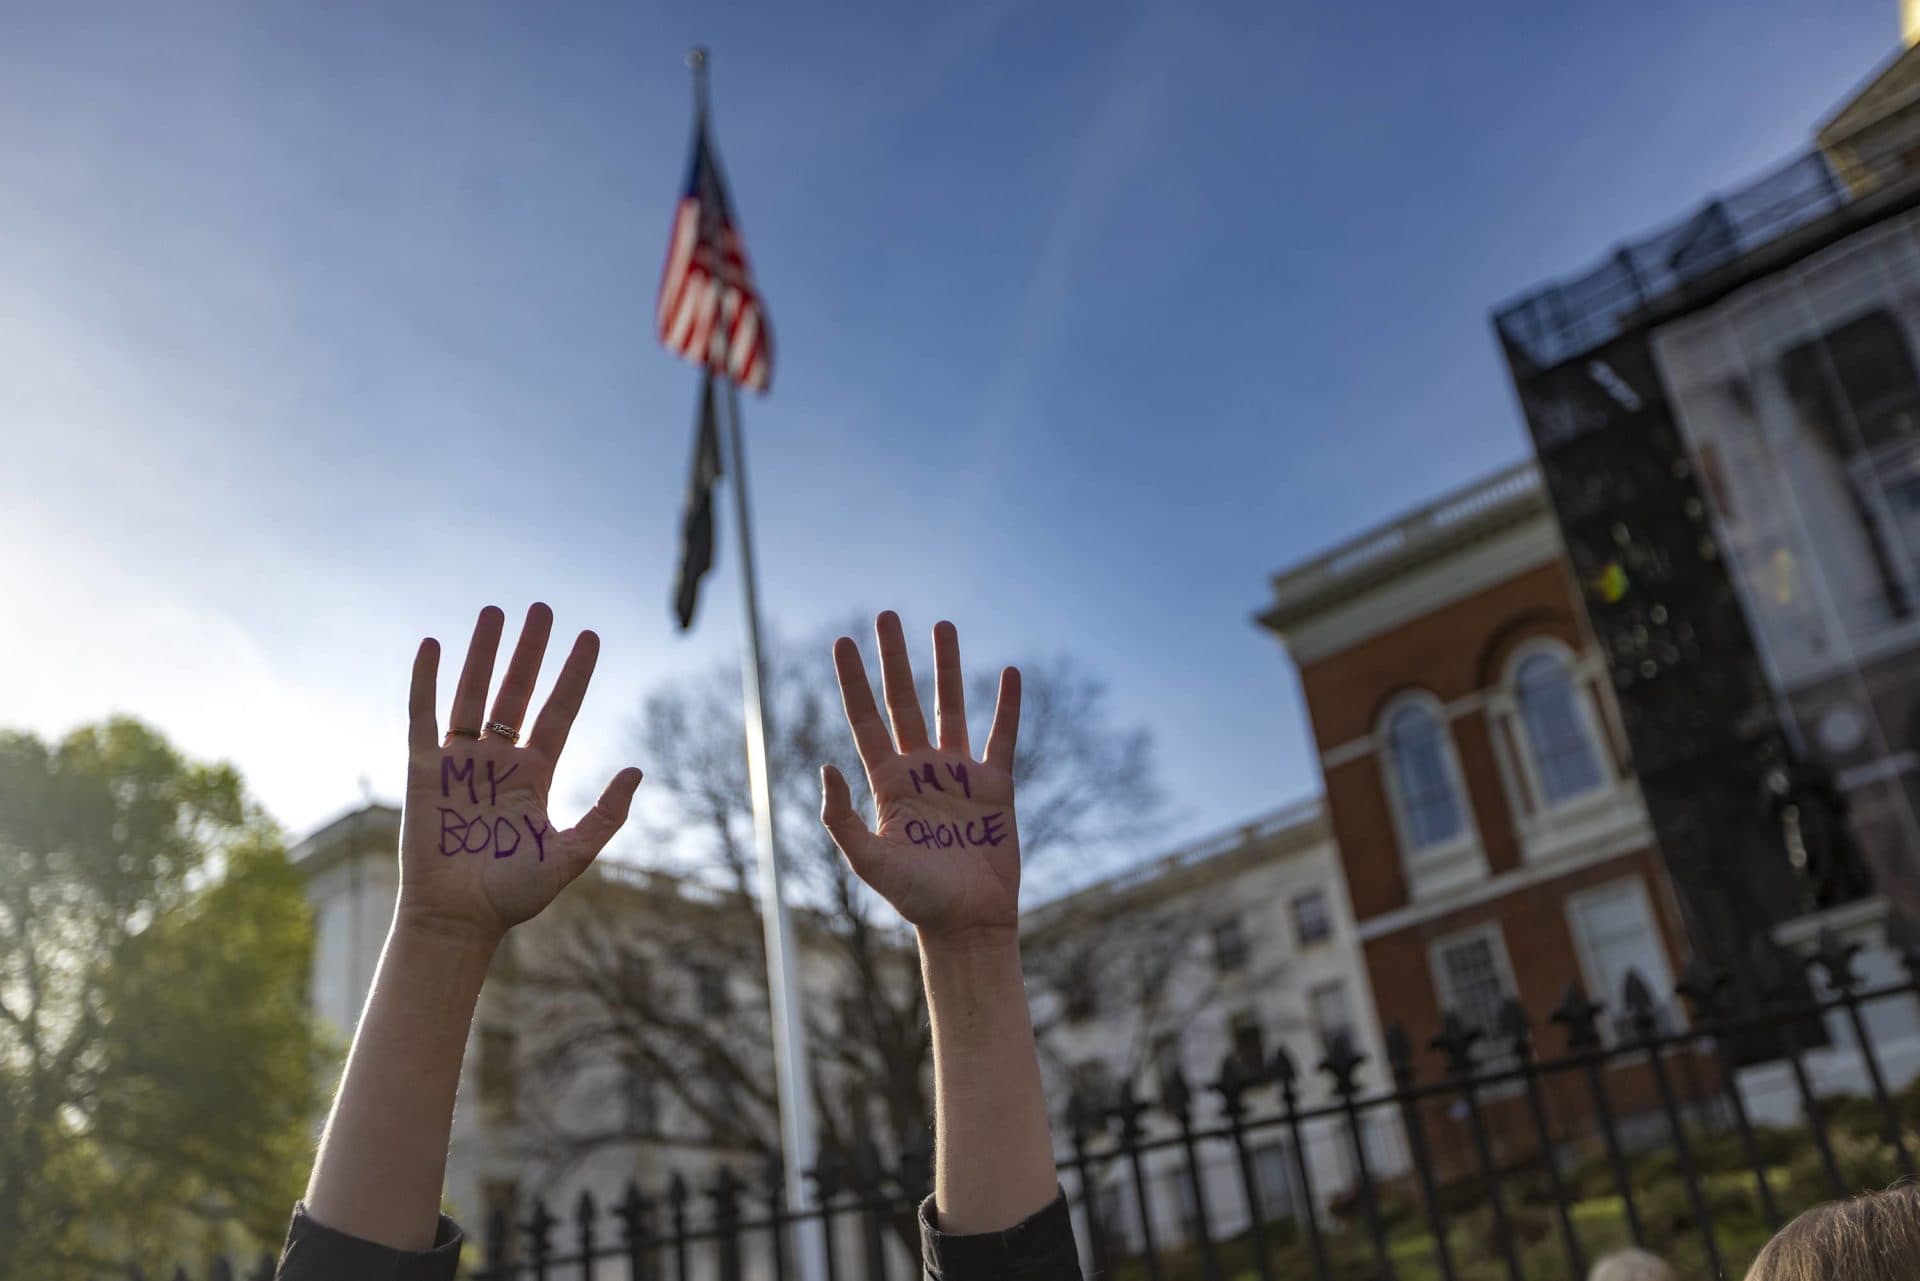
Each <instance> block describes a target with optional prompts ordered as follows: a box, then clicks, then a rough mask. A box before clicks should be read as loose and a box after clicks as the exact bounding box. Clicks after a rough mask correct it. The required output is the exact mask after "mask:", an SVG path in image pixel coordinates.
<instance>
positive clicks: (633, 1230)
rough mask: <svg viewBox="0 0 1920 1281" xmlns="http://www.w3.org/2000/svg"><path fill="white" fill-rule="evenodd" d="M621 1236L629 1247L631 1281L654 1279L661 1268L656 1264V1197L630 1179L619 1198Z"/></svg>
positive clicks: (628, 1262)
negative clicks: (650, 1239) (653, 1247)
mask: <svg viewBox="0 0 1920 1281" xmlns="http://www.w3.org/2000/svg"><path fill="white" fill-rule="evenodd" d="M614 1213H616V1214H618V1215H619V1216H620V1236H621V1239H622V1244H624V1245H625V1246H626V1248H627V1277H628V1281H653V1278H654V1276H655V1274H656V1273H657V1271H658V1269H656V1268H655V1267H654V1266H653V1249H652V1243H651V1242H650V1241H649V1240H648V1238H649V1237H650V1236H651V1235H652V1233H653V1223H652V1219H653V1198H652V1197H650V1196H648V1195H647V1194H646V1193H644V1192H642V1191H641V1190H640V1185H639V1183H637V1182H635V1181H634V1180H632V1179H628V1180H627V1192H626V1195H625V1196H623V1197H621V1198H620V1208H619V1209H618V1210H616V1211H615V1212H614Z"/></svg>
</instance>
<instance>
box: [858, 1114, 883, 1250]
mask: <svg viewBox="0 0 1920 1281" xmlns="http://www.w3.org/2000/svg"><path fill="white" fill-rule="evenodd" d="M853 1189H854V1194H855V1195H856V1196H857V1197H858V1198H859V1200H860V1209H861V1212H860V1236H861V1241H862V1243H863V1244H864V1245H865V1246H866V1254H867V1281H875V1278H878V1279H879V1281H886V1277H887V1236H886V1232H887V1224H886V1217H887V1203H886V1193H885V1191H884V1190H883V1188H882V1187H881V1183H880V1157H879V1154H878V1153H876V1152H875V1151H874V1147H873V1144H872V1143H871V1142H869V1141H868V1140H866V1139H862V1140H861V1141H860V1146H859V1147H857V1148H855V1149H854V1153H853Z"/></svg>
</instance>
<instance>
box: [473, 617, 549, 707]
mask: <svg viewBox="0 0 1920 1281" xmlns="http://www.w3.org/2000/svg"><path fill="white" fill-rule="evenodd" d="M552 634H553V611H552V610H551V609H549V608H547V606H545V605H544V604H541V603H540V602H539V601H535V602H534V603H533V605H532V606H531V607H530V608H529V609H528V610H527V621H526V623H525V624H524V625H522V627H521V628H520V640H519V643H518V644H516V645H515V646H514V647H513V657H512V658H510V659H508V660H507V674H506V675H505V676H503V677H501V678H500V692H499V693H498V694H495V695H494V696H493V715H492V716H491V717H489V718H488V719H490V720H496V721H499V722H500V723H501V724H502V725H511V726H513V727H514V728H515V729H519V728H521V726H522V725H523V724H524V723H525V722H526V719H527V705H528V704H530V703H532V702H533V684H534V682H535V681H537V680H539V679H540V660H541V659H542V658H544V657H546V653H547V638H548V637H549V636H551V635H552Z"/></svg>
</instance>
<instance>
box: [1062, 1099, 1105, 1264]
mask: <svg viewBox="0 0 1920 1281" xmlns="http://www.w3.org/2000/svg"><path fill="white" fill-rule="evenodd" d="M1098 1114H1099V1112H1098V1109H1097V1108H1096V1107H1095V1106H1094V1105H1093V1104H1091V1103H1089V1102H1087V1100H1086V1098H1085V1097H1084V1096H1083V1095H1082V1094H1081V1093H1080V1091H1078V1090H1075V1091H1074V1092H1073V1093H1072V1094H1070V1095H1069V1096H1068V1097H1067V1141H1068V1142H1069V1143H1071V1144H1072V1145H1073V1169H1074V1173H1075V1174H1076V1176H1078V1178H1079V1180H1080V1209H1081V1213H1082V1214H1084V1215H1085V1216H1086V1220H1087V1244H1088V1246H1089V1247H1090V1248H1091V1249H1092V1251H1093V1271H1094V1275H1095V1276H1105V1275H1107V1225H1106V1224H1104V1223H1102V1222H1101V1221H1100V1197H1099V1191H1100V1187H1099V1183H1098V1182H1097V1181H1096V1180H1095V1179H1094V1177H1093V1176H1092V1175H1091V1174H1089V1173H1088V1170H1089V1169H1090V1168H1091V1166H1090V1163H1089V1160H1088V1157H1087V1137H1088V1134H1089V1132H1090V1131H1091V1130H1092V1128H1093V1120H1094V1118H1095V1117H1097V1116H1098Z"/></svg>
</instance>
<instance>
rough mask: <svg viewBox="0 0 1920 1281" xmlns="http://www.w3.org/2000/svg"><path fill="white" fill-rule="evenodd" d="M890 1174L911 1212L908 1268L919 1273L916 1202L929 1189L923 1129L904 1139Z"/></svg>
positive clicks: (928, 1148)
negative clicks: (911, 1261) (910, 1247)
mask: <svg viewBox="0 0 1920 1281" xmlns="http://www.w3.org/2000/svg"><path fill="white" fill-rule="evenodd" d="M893 1178H894V1182H895V1183H897V1184H898V1185H899V1187H900V1195H901V1196H902V1197H904V1198H905V1199H906V1209H907V1212H908V1213H909V1214H911V1215H912V1216H913V1226H914V1231H913V1234H912V1239H913V1267H912V1268H911V1269H910V1270H909V1271H910V1274H911V1275H913V1276H919V1275H920V1270H921V1268H922V1267H923V1266H924V1264H925V1260H923V1259H922V1258H921V1257H920V1206H921V1204H922V1203H924V1202H925V1201H926V1199H927V1197H928V1196H930V1195H931V1194H932V1193H933V1144H932V1140H931V1137H930V1136H929V1135H928V1134H927V1133H926V1131H924V1130H916V1131H914V1134H913V1137H912V1138H910V1139H908V1140H907V1145H906V1147H905V1148H903V1149H902V1150H901V1152H900V1162H899V1164H898V1165H897V1166H895V1167H894V1172H893Z"/></svg>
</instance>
